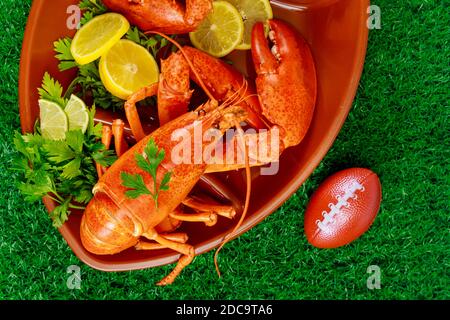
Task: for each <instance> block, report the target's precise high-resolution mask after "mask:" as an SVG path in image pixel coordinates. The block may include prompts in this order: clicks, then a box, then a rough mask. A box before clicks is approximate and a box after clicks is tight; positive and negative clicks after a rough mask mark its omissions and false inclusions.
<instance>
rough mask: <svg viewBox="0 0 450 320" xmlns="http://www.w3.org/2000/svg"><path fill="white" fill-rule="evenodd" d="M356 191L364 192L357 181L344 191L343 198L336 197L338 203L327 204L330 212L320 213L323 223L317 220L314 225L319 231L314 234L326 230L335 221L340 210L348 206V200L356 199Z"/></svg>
mask: <svg viewBox="0 0 450 320" xmlns="http://www.w3.org/2000/svg"><path fill="white" fill-rule="evenodd" d="M357 191H359V192H361V193H362V192H364V191H365V188H364V186H363V185H362V184H360V183H359V182H358V181H353V182H352V184H351V185H350V187H349V188H348V189H347V190H345V194H344V195H343V196H337V197H336V199H337V201H338V202H337V203H336V204H334V203H332V202H330V203H329V204H328V208H330V212H327V211H322V217H323V221H321V220H319V219H318V220H316V225H317V227H318V228H319V230H317V231H316V234H317V233H318V232H320V230H321V231H327V230H328V228H329V225H330V224H331V223H333V222H334V221H335V218H336V216H337V215H338V214H340V213H341V210H342V208H344V207H345V208H348V207H349V206H350V204H349V202H348V201H349V200H350V199H353V200H356V199H358V195H357V194H356V192H357Z"/></svg>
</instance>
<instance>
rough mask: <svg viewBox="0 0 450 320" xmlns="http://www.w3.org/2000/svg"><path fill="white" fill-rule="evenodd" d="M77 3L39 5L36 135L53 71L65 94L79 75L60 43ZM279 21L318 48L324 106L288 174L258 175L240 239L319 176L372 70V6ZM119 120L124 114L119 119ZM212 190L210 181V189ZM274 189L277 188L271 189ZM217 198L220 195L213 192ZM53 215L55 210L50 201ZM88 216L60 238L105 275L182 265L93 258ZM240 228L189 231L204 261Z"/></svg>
mask: <svg viewBox="0 0 450 320" xmlns="http://www.w3.org/2000/svg"><path fill="white" fill-rule="evenodd" d="M77 2H78V1H77V0H59V1H51V0H35V1H33V5H32V8H31V13H30V16H29V19H28V24H27V27H26V32H25V38H24V42H23V48H22V56H21V62H20V78H19V100H20V117H21V125H22V130H23V131H24V132H31V131H32V130H33V126H34V123H35V121H36V119H37V117H38V115H39V109H38V103H37V101H38V94H37V88H38V87H40V85H41V81H42V77H43V75H44V73H45V72H46V71H48V72H49V73H50V74H51V75H52V76H53V77H55V78H56V79H58V80H59V81H60V82H61V83H62V84H63V85H64V86H65V87H67V85H68V84H69V83H70V82H71V80H72V79H73V77H74V72H70V71H69V72H63V73H61V72H59V71H58V68H57V60H56V59H55V58H54V52H53V42H54V41H55V40H57V39H59V38H60V37H63V36H72V35H73V34H74V32H75V31H73V30H69V29H68V28H67V24H66V20H67V18H68V17H69V14H68V13H67V9H68V7H69V6H70V5H73V4H76V3H77ZM273 3H274V15H275V17H276V18H280V19H283V20H286V21H288V22H290V23H291V24H292V25H293V26H295V27H296V28H297V29H298V30H299V31H300V33H301V34H302V35H303V36H304V37H305V38H306V40H307V41H308V43H309V44H310V46H311V48H312V51H313V55H314V59H315V62H316V68H317V75H318V101H317V105H316V111H315V114H314V119H313V122H312V125H311V128H310V130H309V132H308V134H307V136H306V138H305V139H304V140H303V142H302V143H301V144H300V145H298V146H297V147H294V148H291V149H288V150H287V151H286V152H285V153H283V155H282V157H281V161H280V171H279V173H278V174H277V175H275V176H257V177H255V178H254V180H253V184H252V186H253V192H252V201H251V206H250V210H249V214H248V216H247V218H246V219H245V221H244V223H243V224H242V226H241V227H240V228H239V229H238V230H237V231H236V233H235V234H233V237H237V236H239V235H240V234H242V233H244V232H246V231H247V230H249V229H250V228H252V227H253V226H255V225H256V224H258V223H259V222H261V221H262V220H263V219H264V218H266V217H267V216H269V215H270V214H271V213H273V212H275V211H276V209H277V208H278V207H280V206H281V205H282V204H283V203H284V202H285V201H286V200H287V199H289V197H290V196H291V195H292V194H293V193H294V192H296V190H297V189H298V188H299V187H300V186H301V185H302V183H303V182H304V181H305V180H306V179H307V178H308V177H309V176H310V175H311V174H312V172H313V171H314V169H315V168H316V167H317V166H318V165H319V163H320V161H321V160H322V159H323V158H324V156H325V155H326V153H327V152H328V150H329V149H330V147H331V145H332V144H333V142H334V140H335V139H336V136H337V135H338V133H339V131H340V129H341V127H342V125H343V123H344V121H345V119H346V118H347V115H348V112H349V111H350V108H351V106H352V102H353V99H354V97H355V94H356V91H357V88H358V83H359V80H360V77H361V73H362V70H363V66H364V60H365V54H366V48H367V40H368V28H367V25H366V21H367V18H368V15H367V8H368V6H369V1H368V0H360V1H352V0H340V1H336V0H324V1H321V5H312V6H311V4H312V3H314V1H301V0H297V1H294V0H292V1H274V2H273ZM230 59H232V60H233V61H234V63H235V65H236V66H237V67H238V68H239V69H240V70H241V71H242V72H243V73H245V74H246V75H249V77H250V78H251V77H252V74H254V72H253V71H252V67H251V64H250V63H248V61H249V54H248V52H246V53H242V52H241V53H234V54H232V55H231V56H230ZM116 116H117V115H116ZM97 118H98V119H97V120H99V121H104V122H110V120H111V119H112V114H111V113H109V112H106V111H101V110H100V111H99V112H98V114H97ZM207 180H208V189H209V190H213V191H214V190H216V191H218V192H216V194H215V196H217V197H218V198H220V197H221V196H223V197H225V198H228V200H231V202H233V203H234V204H236V205H239V203H240V201H242V199H243V198H244V192H245V179H244V175H243V174H242V172H232V173H231V172H230V173H226V174H220V175H214V176H209V177H208V179H207ZM203 184H205V182H203ZM267 186H270V188H268V187H267ZM213 193H214V192H213ZM44 203H45V205H46V206H47V208H48V209H49V210H52V208H54V203H52V201H50V200H48V199H44ZM80 217H81V216H80V215H77V214H73V215H71V217H70V219H69V221H68V222H67V223H65V224H64V226H62V227H61V228H60V232H61V234H62V235H63V237H64V238H65V240H66V241H67V243H68V245H69V246H70V247H71V248H72V250H73V252H74V253H75V254H76V255H77V256H78V258H79V259H81V260H82V261H83V262H85V263H86V264H88V265H90V266H91V267H93V268H96V269H99V270H104V271H122V270H134V269H142V268H148V267H155V266H160V265H164V264H168V263H172V262H175V261H176V260H177V259H178V258H179V254H177V253H175V252H172V251H170V250H159V251H154V252H143V251H135V250H133V249H130V250H127V251H124V252H122V253H120V254H118V255H114V256H96V255H93V254H91V253H89V252H87V251H86V250H85V249H84V248H83V246H82V244H81V241H80V236H79V228H80V220H81V218H80ZM235 224H236V221H232V222H229V221H222V222H221V223H219V224H218V225H217V226H215V227H213V228H205V226H204V225H200V224H185V225H183V231H185V232H187V233H188V234H189V236H190V244H192V245H194V246H195V249H196V254H201V253H204V252H206V251H209V250H211V249H213V248H215V247H217V246H218V245H219V243H220V242H221V240H222V238H223V237H224V236H225V235H226V234H228V233H229V232H231V230H232V229H233V227H234V225H235Z"/></svg>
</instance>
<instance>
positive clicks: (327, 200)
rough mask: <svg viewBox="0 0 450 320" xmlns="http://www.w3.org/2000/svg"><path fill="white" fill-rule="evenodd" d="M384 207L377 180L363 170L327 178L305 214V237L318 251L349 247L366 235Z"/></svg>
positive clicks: (372, 173) (346, 171) (369, 172)
mask: <svg viewBox="0 0 450 320" xmlns="http://www.w3.org/2000/svg"><path fill="white" fill-rule="evenodd" d="M380 203H381V184H380V180H379V178H378V176H377V175H376V174H375V173H374V172H372V171H370V170H368V169H362V168H352V169H347V170H343V171H340V172H338V173H336V174H334V175H332V176H331V177H329V178H327V179H326V180H325V181H324V182H323V183H322V184H321V185H320V187H319V188H318V189H317V191H316V192H315V193H314V194H313V196H312V197H311V200H310V202H309V204H308V207H307V209H306V213H305V234H306V237H307V239H308V241H309V242H310V243H311V244H312V245H313V246H315V247H318V248H337V247H341V246H343V245H346V244H348V243H350V242H352V241H354V240H356V239H357V238H359V237H360V236H361V235H362V234H363V233H364V232H366V231H367V230H368V229H369V227H370V226H371V225H372V222H373V221H374V220H375V217H376V215H377V213H378V210H379V208H380Z"/></svg>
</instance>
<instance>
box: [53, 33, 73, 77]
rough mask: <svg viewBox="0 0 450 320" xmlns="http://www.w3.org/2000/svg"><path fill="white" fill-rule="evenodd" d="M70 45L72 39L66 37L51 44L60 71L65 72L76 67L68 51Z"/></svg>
mask: <svg viewBox="0 0 450 320" xmlns="http://www.w3.org/2000/svg"><path fill="white" fill-rule="evenodd" d="M71 44H72V39H70V38H68V37H66V38H62V39H59V40H58V41H55V42H54V43H53V48H54V50H55V52H56V53H57V54H56V56H55V57H56V58H57V59H58V60H59V65H58V68H59V70H60V71H66V70H69V69H72V68H75V67H76V66H77V63H76V62H75V59H74V58H73V56H72V52H71V51H70V46H71Z"/></svg>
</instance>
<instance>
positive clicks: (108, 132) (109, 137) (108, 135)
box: [96, 125, 112, 179]
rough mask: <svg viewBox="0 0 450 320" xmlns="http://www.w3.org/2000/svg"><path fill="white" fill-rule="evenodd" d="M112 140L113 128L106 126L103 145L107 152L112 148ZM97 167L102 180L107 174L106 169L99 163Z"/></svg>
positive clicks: (104, 127)
mask: <svg viewBox="0 0 450 320" xmlns="http://www.w3.org/2000/svg"><path fill="white" fill-rule="evenodd" d="M111 140H112V132H111V127H110V126H107V125H104V126H103V128H102V143H103V145H104V146H105V149H106V150H108V149H109V147H110V146H111ZM96 166H97V174H98V178H99V179H100V178H101V177H102V176H103V174H104V173H105V171H106V168H105V167H103V166H102V165H100V164H98V163H97V164H96Z"/></svg>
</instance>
